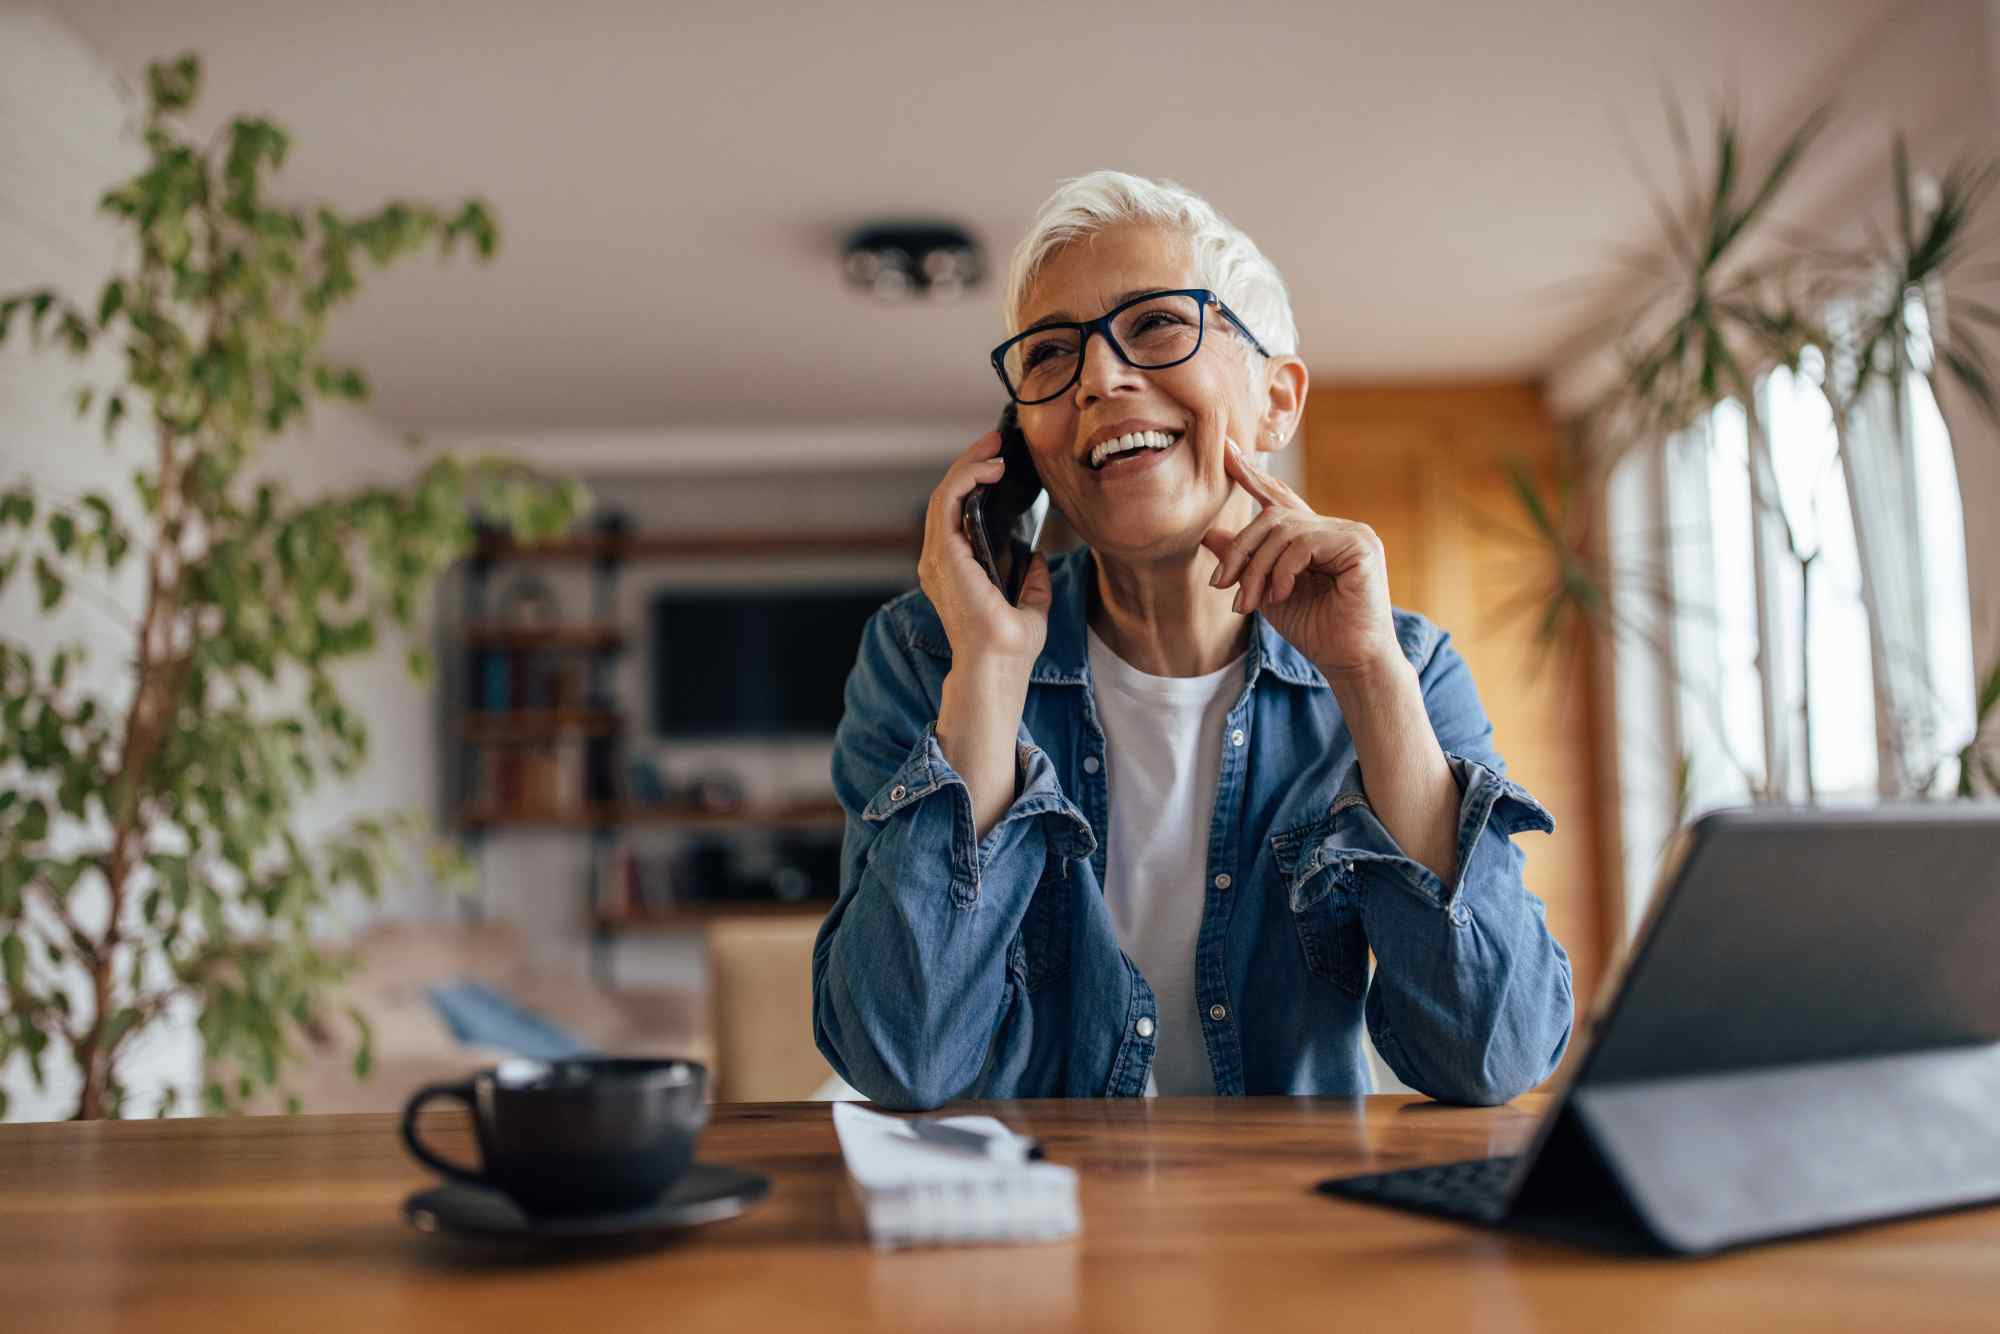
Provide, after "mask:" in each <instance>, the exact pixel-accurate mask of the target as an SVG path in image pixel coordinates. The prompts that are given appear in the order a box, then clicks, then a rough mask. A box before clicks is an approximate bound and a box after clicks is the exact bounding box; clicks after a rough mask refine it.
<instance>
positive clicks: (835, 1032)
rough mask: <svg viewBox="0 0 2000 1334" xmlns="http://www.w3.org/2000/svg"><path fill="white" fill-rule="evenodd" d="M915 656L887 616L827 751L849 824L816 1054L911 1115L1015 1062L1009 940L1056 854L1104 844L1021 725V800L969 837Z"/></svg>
mask: <svg viewBox="0 0 2000 1334" xmlns="http://www.w3.org/2000/svg"><path fill="white" fill-rule="evenodd" d="M918 652H921V650H918V649H914V648H912V647H911V646H909V645H908V644H906V643H904V642H902V640H901V639H900V638H899V637H898V636H897V634H896V633H895V624H894V619H893V616H892V614H891V613H890V612H889V611H887V610H885V611H882V612H878V613H877V614H876V616H875V618H874V619H873V620H871V621H870V623H869V626H868V629H867V631H866V632H865V634H864V636H863V640H862V645H861V651H860V654H859V655H858V657H857V659H856V662H855V666H854V670H853V671H852V672H851V673H850V674H849V676H848V681H847V687H846V696H845V710H844V713H843V716H842V718H841V722H840V726H839V728H838V730H837V732H836V734H835V739H834V756H833V780H834V789H835V792H836V794H837V795H838V797H839V799H840V802H841V805H842V807H843V808H844V809H845V811H846V814H847V821H846V834H845V837H844V839H843V842H842V846H841V877H840V878H841V884H840V897H839V899H838V900H837V901H836V903H835V904H834V906H833V908H832V910H831V911H830V912H829V913H828V914H827V917H826V920H825V922H823V923H822V924H821V926H820V930H819V935H818V938H817V939H816V941H815V943H814V947H813V1034H814V1039H815V1041H816V1042H817V1043H818V1045H819V1049H820V1051H821V1052H822V1053H824V1055H825V1056H826V1058H827V1060H828V1062H829V1063H830V1064H831V1065H832V1066H833V1068H834V1070H835V1071H836V1072H837V1073H839V1075H840V1076H841V1077H842V1078H843V1079H845V1080H847V1081H848V1082H849V1083H850V1084H852V1085H853V1086H854V1087H855V1088H857V1089H859V1090H860V1091H861V1092H863V1093H865V1094H867V1095H868V1096H869V1097H870V1098H872V1099H874V1100H876V1101H877V1102H881V1103H884V1104H886V1105H889V1106H894V1107H909V1108H923V1107H935V1106H937V1105H939V1104H941V1103H944V1102H948V1101H950V1100H952V1099H954V1098H958V1097H966V1096H973V1095H976V1093H977V1092H978V1089H979V1087H980V1085H981V1083H982V1082H983V1079H984V1076H985V1075H986V1073H987V1072H988V1071H990V1070H993V1069H995V1068H1004V1067H1006V1066H1008V1065H1009V1064H1011V1063H1012V1062H1013V1061H1014V1060H1015V1059H1017V1057H1018V1056H1019V1055H1020V1054H1021V1053H1017V1052H1015V1051H1014V1050H1013V1049H1014V1048H1015V1047H1023V1048H1024V1047H1025V1044H1026V1042H1027V1031H1026V1025H1025V1023H1024V1022H1023V1020H1022V1016H1021V1015H1020V1014H1019V1013H1018V1011H1019V1008H1020V1005H1021V996H1020V994H1019V990H1018V988H1017V987H1016V986H1015V985H1014V982H1015V979H1013V978H1012V977H1011V976H1010V973H1009V969H1008V958H1009V953H1010V950H1009V946H1010V945H1011V943H1012V942H1013V940H1014V938H1015V937H1016V935H1018V933H1019V932H1020V929H1021V922H1022V918H1023V916H1024V915H1025V914H1026V912H1027V908H1028V904H1029V902H1030V900H1031V899H1032V897H1033V894H1034V892H1035V888H1036V886H1037V885H1038V884H1039V883H1040V882H1041V879H1042V877H1043V873H1044V869H1045V867H1047V866H1048V864H1049V858H1051V857H1057V858H1068V857H1075V856H1088V855H1089V854H1090V852H1091V851H1092V850H1094V849H1095V847H1096V840H1095V838H1094V836H1093V835H1092V834H1091V832H1090V826H1089V824H1088V823H1087V822H1086V821H1085V820H1084V819H1083V817H1082V815H1081V814H1080V813H1079V812H1077V810H1076V808H1075V807H1074V806H1073V805H1072V804H1071V803H1070V802H1069V801H1068V800H1067V798H1066V797H1065V796H1064V795H1063V793H1062V790H1061V786H1060V784H1059V782H1058V781H1057V778H1056V774H1055V770H1054V767H1053V766H1052V765H1051V764H1050V762H1049V759H1048V756H1047V755H1046V754H1044V753H1043V752H1042V751H1041V749H1040V748H1039V747H1037V746H1035V745H1034V744H1033V742H1032V740H1031V739H1030V738H1028V736H1027V734H1026V732H1025V730H1024V731H1023V732H1022V734H1021V737H1020V741H1019V744H1018V745H1017V748H1016V750H1017V764H1016V775H1015V779H1016V789H1015V790H1016V795H1015V798H1014V800H1013V802H1012V803H1011V804H1010V806H1009V807H1008V809H1007V811H1006V813H1005V814H1003V815H1002V816H1001V818H1000V820H999V821H998V823H996V824H995V825H994V826H993V828H992V829H990V830H988V831H987V833H986V836H985V837H984V838H978V837H976V836H975V835H976V831H975V828H974V824H973V812H972V798H971V793H970V791H969V790H968V789H967V787H966V785H965V780H964V779H963V778H962V777H961V776H960V775H959V774H958V773H957V772H956V771H955V770H954V769H953V768H952V767H951V764H950V763H949V762H948V761H947V760H946V759H945V757H944V752H943V750H942V749H941V748H940V746H939V745H938V741H937V722H936V716H937V699H936V697H935V695H934V694H933V693H932V688H931V687H929V686H928V685H927V684H926V682H925V678H924V676H923V674H922V673H921V672H920V671H919V670H918V667H917V663H916V661H915V658H914V656H913V655H914V654H916V653H918Z"/></svg>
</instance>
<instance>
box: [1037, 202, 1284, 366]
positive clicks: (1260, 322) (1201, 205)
mask: <svg viewBox="0 0 2000 1334" xmlns="http://www.w3.org/2000/svg"><path fill="white" fill-rule="evenodd" d="M1128 223H1148V224H1152V225H1155V226H1160V227H1164V228H1167V229H1168V230H1170V231H1173V232H1174V233H1176V234H1178V235H1179V236H1180V237H1181V238H1182V239H1183V240H1184V241H1185V242H1186V243H1187V247H1188V252H1189V256H1190V258H1191V259H1192V260H1193V263H1194V271H1195V273H1196V275H1197V276H1198V278H1199V280H1200V285H1201V286H1203V287H1207V288H1210V289H1211V290H1213V291H1214V292H1215V294H1216V295H1217V296H1220V297H1221V298H1222V299H1223V300H1224V301H1225V302H1227V303H1228V304H1229V308H1230V309H1231V310H1233V311H1235V312H1236V314H1237V316H1238V317H1239V318H1240V319H1242V321H1243V322H1244V323H1245V324H1247V325H1248V326H1250V332H1252V333H1253V334H1255V335H1256V336H1257V341H1258V342H1260V343H1262V344H1263V345H1264V348H1265V350H1266V351H1268V352H1270V353H1271V355H1273V356H1281V355H1293V356H1296V355H1297V354H1298V350H1299V330H1298V325H1297V324H1296V323H1294V322H1293V319H1292V301H1291V298H1290V297H1289V296H1288V295H1286V293H1285V280H1284V279H1283V278H1281V277H1279V276H1278V269H1277V266H1276V265H1275V264H1273V263H1271V261H1270V260H1269V259H1268V258H1266V257H1265V255H1264V252H1263V251H1261V250H1259V249H1258V248H1257V243H1256V242H1254V241H1252V240H1251V239H1250V238H1249V237H1248V236H1246V235H1245V234H1244V233H1243V230H1242V229H1241V228H1239V227H1238V226H1236V224H1234V223H1232V222H1230V221H1229V219H1227V218H1225V217H1223V216H1222V214H1221V213H1219V212H1217V211H1216V208H1215V206H1214V205H1213V204H1211V203H1209V202H1208V201H1207V200H1206V199H1203V198H1202V197H1201V196H1200V195H1198V194H1196V193H1195V192H1194V191H1192V190H1189V189H1188V188H1186V187H1185V186H1182V185H1180V184H1178V183H1176V182H1174V181H1169V180H1148V179H1147V178H1146V177H1144V176H1132V175H1128V174H1127V173H1125V172H1122V171H1093V172H1091V173H1090V174H1089V175H1087V176H1077V177H1074V178H1072V179H1070V180H1067V181H1064V182H1063V183H1062V184H1061V185H1060V186H1058V187H1057V188H1056V192H1055V193H1054V194H1052V195H1050V196H1049V198H1048V201H1047V202H1046V203H1044V204H1043V205H1042V207H1041V211H1040V212H1039V213H1037V214H1036V215H1035V221H1034V224H1033V225H1032V226H1031V227H1029V228H1028V235H1027V236H1026V237H1025V238H1023V240H1022V241H1021V244H1020V245H1019V246H1018V247H1016V249H1015V251H1014V258H1013V260H1012V261H1011V262H1010V263H1009V264H1008V266H1007V291H1006V295H1005V296H1004V297H1003V298H1002V302H1003V309H1002V311H1001V316H1002V319H1003V320H1004V322H1005V324H1006V328H1007V337H1009V338H1012V337H1013V336H1014V335H1015V334H1017V333H1019V332H1020V331H1021V326H1022V325H1023V324H1025V323H1026V322H1027V319H1026V317H1027V312H1026V311H1024V310H1022V309H1021V303H1022V302H1023V301H1025V300H1026V299H1027V295H1028V288H1029V287H1030V286H1032V285H1033V283H1034V281H1035V279H1036V278H1037V277H1038V276H1039V275H1040V274H1041V271H1042V268H1043V266H1044V265H1046V264H1047V263H1048V261H1049V257H1050V256H1052V255H1054V254H1055V253H1056V252H1057V251H1058V250H1061V249H1062V248H1063V247H1064V246H1066V245H1068V244H1069V243H1070V242H1072V241H1076V240H1080V239H1082V238H1084V237H1087V236H1090V235H1093V234H1094V233H1097V232H1101V231H1103V230H1105V229H1106V228H1108V227H1116V226H1120V225H1123V224H1128ZM1241 346H1242V347H1243V348H1244V349H1245V360H1246V361H1247V360H1249V359H1250V358H1252V357H1254V356H1255V353H1254V352H1252V351H1250V350H1249V344H1248V343H1243V344H1241Z"/></svg>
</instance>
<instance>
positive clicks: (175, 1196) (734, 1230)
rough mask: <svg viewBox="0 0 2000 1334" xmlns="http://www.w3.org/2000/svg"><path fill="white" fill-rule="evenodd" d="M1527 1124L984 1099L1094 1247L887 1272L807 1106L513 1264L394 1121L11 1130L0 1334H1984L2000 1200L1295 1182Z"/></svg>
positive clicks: (1189, 1104) (1999, 1308)
mask: <svg viewBox="0 0 2000 1334" xmlns="http://www.w3.org/2000/svg"><path fill="white" fill-rule="evenodd" d="M1535 1109H1536V1104H1535V1103H1534V1102H1533V1101H1532V1100H1526V1101H1524V1103H1523V1104H1517V1105H1515V1106H1511V1107H1503V1108H1495V1109H1490V1110H1467V1109H1458V1108H1444V1107H1439V1106H1435V1105H1432V1104H1427V1103H1423V1102H1421V1101H1417V1100H1413V1099H1408V1098H1395V1097H1380V1098H1370V1099H1366V1100H1365V1101H1335V1100H1313V1099H1296V1100H1295V1099H1284V1098H1261V1099H1249V1100H1237V1101H1228V1100H1221V1099H1217V1100H1207V1099H1188V1100H1180V1099H1173V1100H1167V1099H1162V1100H1160V1101H1158V1102H1142V1101H1120V1102H1098V1101H1078V1102H1023V1103H998V1104H983V1105H977V1110H982V1111H990V1112H992V1113H994V1114H996V1115H998V1116H1000V1117H1001V1118H1002V1119H1004V1120H1006V1121H1007V1122H1008V1123H1009V1124H1011V1125H1014V1126H1016V1127H1019V1128H1021V1129H1024V1130H1028V1131H1031V1132H1032V1133H1034V1134H1037V1135H1039V1136H1041V1137H1042V1139H1043V1140H1044V1142H1045V1143H1046V1144H1047V1146H1048V1150H1049V1155H1050V1157H1051V1158H1053V1159H1054V1160H1055V1161H1058V1162H1064V1163H1070V1164H1073V1165H1074V1166H1076V1167H1077V1168H1078V1169H1080V1171H1081V1173H1082V1191H1083V1195H1082V1200H1083V1215H1084V1233H1083V1236H1082V1237H1081V1238H1080V1239H1078V1240H1076V1241H1074V1242H1067V1243H1057V1244H1052V1245H1042V1246H1031V1247H1013V1248H984V1249H967V1250H932V1251H907V1252H895V1253H877V1252H875V1251H873V1250H871V1249H870V1248H869V1247H868V1246H867V1245H866V1244H865V1242H864V1241H863V1240H862V1239H861V1234H860V1231H859V1227H858V1220H857V1219H856V1218H855V1216H854V1215H853V1213H852V1211H851V1209H850V1208H849V1207H848V1205H847V1203H846V1200H847V1187H846V1180H845V1176H844V1173H843V1171H842V1168H841V1164H840V1158H839V1155H838V1152H837V1150H836V1148H835V1143H834V1136H833V1127H832V1123H831V1121H830V1119H829V1117H828V1112H827V1108H826V1106H825V1105H824V1104H743V1105H734V1106H719V1107H717V1108H716V1109H715V1114H714V1121H713V1123H712V1125H711V1127H710V1129H709V1131H708V1134H707V1136H706V1138H705V1140H704V1143H703V1156H704V1157H705V1158H710V1159H714V1160H717V1161H726V1162H732V1163H739V1164H743V1165H747V1166H750V1167H754V1168H756V1169H758V1170H760V1171H763V1172H765V1173H768V1174H769V1175H770V1176H771V1178H772V1181H773V1183H774V1190H773V1193H772V1196H771V1198H770V1199H769V1200H767V1201H766V1202H765V1203H764V1204H763V1205H761V1206H760V1207H759V1208H757V1209H756V1210H755V1211H754V1212H752V1213H750V1214H748V1215H745V1216H744V1217H742V1218H739V1219H736V1220H733V1221H731V1222H727V1223H722V1224H718V1225H714V1226H711V1227H709V1228H706V1229H703V1230H699V1231H697V1232H694V1233H691V1234H688V1235H686V1236H685V1237H684V1238H683V1239H681V1240H679V1241H677V1242H675V1243H673V1244H670V1245H668V1246H666V1247H665V1248H663V1249H659V1250H654V1251H647V1252H641V1253H637V1254H625V1255H619V1256H613V1257H596V1258H581V1259H579V1258H568V1259H558V1260H543V1261H540V1262H537V1263H530V1264H526V1265H523V1264H519V1263H502V1262H501V1261H500V1260H498V1259H497V1258H496V1257H495V1256H494V1255H493V1254H492V1253H491V1252H490V1251H488V1250H485V1249H482V1248H480V1247H477V1246H474V1245H472V1244H470V1243H464V1242H454V1241H449V1240H446V1239H442V1238H437V1237H427V1236H422V1235H419V1234H417V1233H415V1232H413V1231H412V1230H410V1229H409V1228H408V1227H406V1226H405V1225H404V1224H403V1223H402V1222H401V1220H400V1218H399V1217H398V1212H397V1209H398V1205H399V1203H400V1202H401V1200H402V1198H403V1197H404V1195H405V1194H407V1193H408V1192H409V1191H411V1190H412V1189H414V1188H416V1187H418V1186H420V1185H422V1184H424V1178H423V1176H422V1175H421V1174H420V1172H419V1171H418V1170H417V1168H416V1167H415V1166H414V1165H413V1164H412V1163H411V1162H410V1161H409V1160H408V1159H406V1158H405V1157H404V1155H403V1151H402V1149H401V1147H400V1146H399V1144H398V1142H397V1139H396V1132H395V1126H394V1123H393V1120H392V1118H390V1117H387V1116H381V1115H351V1116H301V1117H263V1118H253V1119H246V1120H234V1121H228V1120H199V1121H197V1120H182V1121H164V1122H136V1123H125V1124H115V1123H114V1124H96V1125H68V1124H58V1125H10V1126H0V1329H6V1330H21V1331H34V1332H35V1334H54V1332H56V1331H67V1330H98V1329H146V1330H154V1329H158V1330H201V1331H205V1332H207V1331H221V1330H255V1331H295V1330H311V1329H327V1330H356V1331H391V1330H424V1331H427V1332H428V1331H440V1330H451V1331H454V1332H458V1331H479V1330H496V1331H497V1330H548V1331H568V1330H580V1331H590V1332H591V1334H610V1332H612V1331H619V1330H646V1331H662V1330H675V1331H685V1330H705V1329H713V1330H730V1331H739V1330H740V1331H761V1330H768V1329H786V1328H799V1329H811V1330H814V1331H839V1330H863V1329H866V1330H913V1331H917V1330H920V1331H925V1334H933V1332H935V1331H955V1330H975V1329H1023V1330H1069V1329H1076V1330H1091V1331H1100V1330H1119V1329H1133V1330H1150V1331H1165V1330H1184V1329H1186V1330H1231V1331H1234V1330H1252V1331H1263V1330H1272V1329H1282V1328H1300V1329H1316V1330H1350V1331H1351V1330H1365V1329H1377V1328H1389V1327H1395V1328H1417V1329H1431V1328H1436V1329H1448V1330H1460V1329H1479V1330H1529V1329H1577V1330H1592V1331H1598V1330H1606V1329H1617V1330H1624V1331H1630V1330H1701V1331H1710V1330H1723V1329H1757V1330H1770V1329H1775V1328H1800V1329H1814V1330H1837V1329H1855V1330H1861V1329H1867V1330H1871V1331H1873V1330H1906V1329H1919V1328H1922V1329H1939V1330H1945V1329H1949V1330H1954V1331H1962V1330H1973V1329H1982V1328H1983V1329H2000V1210H1987V1211H1974V1212H1968V1213H1961V1214H1956V1215H1949V1216H1944V1217H1937V1218H1930V1219H1922V1220H1916V1221H1911V1222H1905V1223H1897V1224H1892V1225H1888V1226H1883V1227H1877V1228H1873V1229H1868V1230H1865V1231H1860V1232H1853V1233H1847V1234H1843V1235H1840V1236H1835V1237H1830V1238H1822V1239H1818V1240H1813V1241H1805V1242H1795V1243H1788V1244H1783V1245H1778V1246H1771V1247H1766V1248H1763V1249H1759V1250H1755V1251H1750V1252H1744V1253H1740V1254H1735V1255H1729V1256H1725V1257H1722V1258H1718V1259H1711V1260H1702V1261H1674V1260H1634V1259H1611V1258H1606V1257H1603V1256H1600V1255H1596V1254H1593V1253H1588V1252H1582V1251H1574V1250H1569V1249H1565V1248H1562V1247H1558V1246H1555V1245H1552V1244H1548V1243H1542V1242H1536V1241H1530V1240H1525V1239H1519V1238H1515V1237H1511V1236H1506V1235H1502V1234H1498V1233H1493V1232H1484V1231H1475V1230H1470V1229H1463V1228H1459V1227H1454V1226H1451V1225H1448V1224H1445V1223H1442V1222H1433V1221H1430V1220H1427V1219H1423V1218H1417V1217H1410V1216H1404V1215H1400V1214H1393V1213H1389V1212H1386V1211H1381V1210H1376V1209H1371V1208H1368V1207H1365V1206H1362V1205H1358V1204H1349V1203H1345V1202H1342V1201H1336V1200H1331V1199H1328V1198H1325V1197H1322V1196H1319V1195H1316V1194H1313V1193H1312V1192H1311V1190H1310V1186H1311V1184H1312V1183H1313V1182H1314V1181H1316V1180H1318V1179H1319V1178H1321V1177H1324V1176H1326V1175H1329V1174H1332V1173H1337V1172H1343V1171H1350V1170H1360V1169H1366V1168H1370V1167H1385V1166H1403V1165H1408V1164H1414V1163H1418V1162H1424V1161H1442V1160H1446V1159H1451V1158H1464V1157H1472V1156H1476V1155H1481V1154H1487V1153H1502V1152H1509V1151H1511V1150H1513V1149H1515V1148H1516V1147H1518V1146H1519V1144H1520V1143H1521V1141H1522V1140H1523V1138H1524V1137H1525V1135H1526V1134H1527V1132H1528V1130H1529V1128H1530V1126H1531V1123H1532V1113H1533V1111H1534V1110H1535ZM455 1118H456V1114H455V1113H452V1112H449V1111H442V1112H440V1113H439V1114H438V1116H437V1118H436V1119H435V1121H434V1122H432V1123H430V1125H431V1130H430V1133H431V1134H433V1135H435V1136H437V1137H438V1138H439V1140H440V1142H441V1144H442V1146H443V1147H444V1148H445V1149H446V1150H447V1151H450V1150H453V1149H464V1148H467V1147H468V1146H467V1145H466V1144H465V1143H464V1142H463V1141H464V1140H465V1139H466V1138H467V1135H466V1128H465V1126H464V1124H463V1122H462V1121H459V1122H458V1123H457V1124H453V1121H454V1120H455ZM454 1136H457V1137H459V1139H460V1141H461V1142H460V1143H457V1144H454V1143H453V1142H452V1140H453V1137H454Z"/></svg>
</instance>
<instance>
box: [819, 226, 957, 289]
mask: <svg viewBox="0 0 2000 1334" xmlns="http://www.w3.org/2000/svg"><path fill="white" fill-rule="evenodd" d="M845 262H846V266H847V280H848V281H849V282H851V283H853V284H854V285H855V286H856V287H860V288H865V289H866V290H868V291H869V292H872V293H874V294H875V295H876V296H877V297H880V298H882V299H883V300H885V301H904V300H910V299H913V298H930V299H933V300H936V299H945V300H949V299H951V298H953V297H956V296H961V295H963V294H964V293H966V292H967V291H970V290H971V289H972V288H973V287H974V286H976V285H977V284H978V282H979V279H980V277H981V275H982V274H983V273H984V272H985V263H984V261H983V258H982V256H981V255H980V251H979V242H978V241H976V240H974V239H973V237H972V233H970V232H968V231H966V230H965V228H963V227H960V226H958V225H957V224H955V223H949V222H878V223H870V224H868V225H867V226H865V227H862V228H860V229H859V230H857V231H856V232H855V233H854V234H853V235H852V236H850V237H849V238H848V239H847V247H846V250H845Z"/></svg>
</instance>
